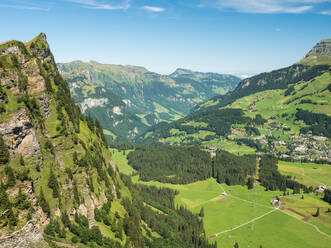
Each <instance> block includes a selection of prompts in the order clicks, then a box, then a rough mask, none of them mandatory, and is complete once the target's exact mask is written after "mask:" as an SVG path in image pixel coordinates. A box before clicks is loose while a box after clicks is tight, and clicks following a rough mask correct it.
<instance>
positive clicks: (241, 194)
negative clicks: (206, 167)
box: [113, 152, 331, 248]
mask: <svg viewBox="0 0 331 248" xmlns="http://www.w3.org/2000/svg"><path fill="white" fill-rule="evenodd" d="M113 158H114V161H115V163H116V164H117V166H118V168H119V170H120V172H123V173H125V174H129V175H130V174H131V171H130V170H129V169H128V167H130V166H129V165H128V164H127V162H126V163H125V160H126V158H125V155H123V152H117V153H116V152H113ZM280 163H281V162H280ZM310 166H311V167H313V166H314V165H310ZM321 166H323V165H321ZM307 167H309V166H307ZM131 169H132V168H131ZM132 179H133V181H134V182H139V183H142V184H145V185H154V186H157V187H168V188H172V189H175V190H177V191H178V192H179V193H178V195H177V196H176V197H175V204H176V205H183V206H185V207H186V208H188V209H190V210H191V211H193V212H194V213H199V212H200V209H201V208H204V213H205V216H204V217H203V223H204V227H205V230H206V235H207V236H208V237H209V236H213V235H214V234H217V233H220V232H224V231H225V232H224V233H222V234H219V235H218V236H217V237H216V238H211V239H210V241H211V242H214V241H216V242H217V244H218V247H229V248H232V247H233V245H234V243H235V242H238V244H239V247H260V245H262V247H270V248H278V247H286V248H292V247H293V248H297V247H316V248H318V247H321V248H322V247H323V248H324V247H331V245H330V244H331V214H330V213H326V210H327V206H328V204H327V203H325V202H323V201H322V200H321V199H320V196H315V195H314V194H305V197H304V199H301V195H292V194H291V195H290V196H286V197H282V200H281V201H282V202H283V201H284V203H285V204H287V205H284V206H285V207H290V208H293V209H295V210H296V211H298V212H300V213H303V214H304V215H308V214H310V215H311V213H313V212H314V211H315V212H316V207H320V208H321V212H320V213H321V214H320V216H319V217H318V218H314V217H311V218H310V220H309V221H308V222H304V221H302V220H301V218H302V217H300V216H299V215H296V214H295V213H293V212H291V211H288V210H284V211H281V210H278V209H275V208H274V207H273V206H272V205H271V203H270V201H271V200H272V199H275V197H276V196H277V195H282V192H280V191H265V189H264V188H263V187H262V186H259V185H256V186H255V187H254V188H253V189H251V190H248V189H247V187H246V186H240V185H235V186H228V185H226V184H218V183H217V182H216V180H215V179H213V178H210V179H207V180H204V181H198V182H195V183H191V184H185V185H181V184H167V183H160V182H155V181H151V182H142V181H139V176H138V175H135V176H134V177H132ZM224 191H225V192H226V193H227V196H226V199H225V200H223V201H219V200H220V199H224V198H225V196H223V195H222V193H223V192H224ZM290 193H291V192H290ZM301 209H304V210H301ZM322 212H323V213H322ZM313 225H314V226H313ZM238 226H239V227H238ZM237 227H238V228H237ZM316 228H318V230H320V231H321V232H324V233H326V235H330V237H328V236H326V235H325V234H321V233H320V232H319V231H317V230H316ZM231 229H233V230H231Z"/></svg>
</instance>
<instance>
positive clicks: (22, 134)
mask: <svg viewBox="0 0 331 248" xmlns="http://www.w3.org/2000/svg"><path fill="white" fill-rule="evenodd" d="M0 133H1V134H2V135H3V137H4V139H5V140H10V141H11V143H9V144H8V147H9V149H10V151H11V152H12V153H14V154H21V155H23V156H25V157H32V156H35V155H37V154H38V153H39V151H40V146H39V143H38V140H37V138H36V134H35V131H34V129H33V124H32V122H31V121H30V119H29V117H28V115H27V113H26V110H25V109H20V110H18V111H17V112H15V113H14V114H13V116H12V118H10V119H9V120H7V121H5V122H2V123H0Z"/></svg>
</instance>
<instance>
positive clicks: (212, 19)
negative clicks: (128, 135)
mask: <svg viewBox="0 0 331 248" xmlns="http://www.w3.org/2000/svg"><path fill="white" fill-rule="evenodd" d="M0 23H1V24H2V25H1V31H0V43H1V42H4V41H7V40H11V39H15V40H22V41H28V40H31V39H32V38H33V37H34V36H36V35H38V34H39V33H40V32H44V33H46V35H47V39H48V42H49V44H50V46H51V50H52V52H53V54H54V57H55V59H56V62H70V61H73V60H82V61H90V60H94V61H98V62H101V63H107V64H124V65H127V64H130V65H139V66H144V67H146V68H147V69H149V70H151V71H154V72H158V73H163V74H168V73H171V72H173V71H174V70H175V69H176V68H187V69H192V70H196V71H203V72H218V73H230V74H235V75H239V76H243V77H244V76H250V75H254V74H257V73H260V72H265V71H270V70H273V69H279V68H282V67H286V66H289V65H291V64H293V63H295V62H297V61H298V60H300V59H301V58H302V57H303V56H304V55H305V54H306V53H307V52H309V50H310V49H311V48H312V47H313V46H314V45H315V44H316V43H317V42H318V41H320V40H321V39H325V38H331V0H0Z"/></svg>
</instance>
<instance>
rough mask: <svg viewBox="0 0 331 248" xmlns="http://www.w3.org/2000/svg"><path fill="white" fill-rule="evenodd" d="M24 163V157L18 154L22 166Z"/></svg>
mask: <svg viewBox="0 0 331 248" xmlns="http://www.w3.org/2000/svg"><path fill="white" fill-rule="evenodd" d="M24 164H25V163H24V159H23V156H22V155H21V156H20V165H22V166H24Z"/></svg>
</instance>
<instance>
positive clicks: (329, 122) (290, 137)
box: [136, 39, 331, 161]
mask: <svg viewBox="0 0 331 248" xmlns="http://www.w3.org/2000/svg"><path fill="white" fill-rule="evenodd" d="M330 83H331V40H330V39H326V40H322V41H321V42H319V43H318V44H317V45H316V46H315V47H314V48H313V49H312V50H311V51H310V52H309V53H308V54H307V55H306V56H305V57H304V58H303V59H302V60H300V61H299V62H298V63H296V64H294V65H292V66H289V67H286V68H283V69H279V70H274V71H271V72H266V73H261V74H259V75H256V76H253V77H251V78H247V79H244V80H242V81H241V82H240V83H239V84H238V86H237V87H236V88H235V90H233V91H230V92H228V93H227V94H225V95H218V96H215V97H213V98H212V99H211V100H208V101H206V102H204V103H202V104H200V105H197V106H196V107H195V108H194V109H193V111H192V113H191V114H189V115H188V116H186V117H184V118H181V119H179V120H176V121H174V122H172V123H159V124H158V125H155V126H153V127H152V128H150V129H149V130H147V131H146V132H145V133H144V134H143V135H141V136H138V137H137V138H136V142H137V143H145V144H146V143H147V144H160V143H161V144H162V143H163V144H181V145H185V144H186V145H192V144H199V145H203V146H207V147H211V148H213V149H217V148H221V149H228V150H232V151H236V152H243V153H254V152H256V151H258V152H266V153H272V154H274V155H276V156H278V157H282V158H284V159H295V160H308V161H330V156H329V151H330V146H329V143H328V140H329V138H330V137H331V119H330V118H331V117H330V115H331V112H330V109H331V92H330V91H331V86H330V85H331V84H330Z"/></svg>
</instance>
